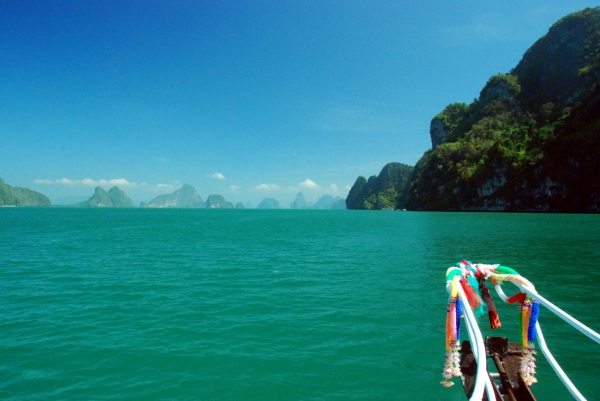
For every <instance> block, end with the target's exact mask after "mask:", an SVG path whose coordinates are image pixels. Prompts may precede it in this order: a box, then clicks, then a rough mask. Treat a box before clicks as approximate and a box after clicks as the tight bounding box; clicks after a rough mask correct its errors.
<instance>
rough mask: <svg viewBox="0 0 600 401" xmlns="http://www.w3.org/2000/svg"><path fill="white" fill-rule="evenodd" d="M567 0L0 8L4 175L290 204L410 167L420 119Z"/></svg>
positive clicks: (535, 31) (537, 30) (36, 184)
mask: <svg viewBox="0 0 600 401" xmlns="http://www.w3.org/2000/svg"><path fill="white" fill-rule="evenodd" d="M598 5H599V4H598V3H594V2H589V1H578V0H572V1H569V2H564V1H562V0H561V1H537V0H531V1H485V2H483V1H452V2H451V1H413V2H409V1H227V0H225V1H223V0H219V1H108V0H107V1H76V0H71V1H47V0H45V1H28V0H5V1H2V2H1V3H0V54H1V55H2V62H0V177H2V178H3V179H4V180H5V181H6V182H7V183H9V184H11V185H15V186H21V187H28V188H31V189H34V190H37V191H40V192H42V193H44V194H46V195H48V196H49V197H50V199H51V200H54V201H56V200H58V199H60V198H62V197H67V196H77V197H80V198H81V199H85V198H88V197H89V196H90V195H91V194H92V193H93V189H94V186H96V185H101V186H103V187H104V188H106V189H108V188H110V187H111V186H113V185H118V186H119V187H120V188H121V189H123V190H124V191H125V192H126V193H127V194H128V195H129V196H130V197H131V198H132V199H134V200H135V201H136V202H140V201H148V200H150V199H152V198H154V197H155V196H157V195H159V194H162V193H168V192H172V191H173V190H175V189H177V188H179V187H180V186H181V185H182V184H184V183H187V184H190V185H192V186H194V187H195V188H196V189H197V190H198V192H199V193H200V195H201V196H202V197H203V198H204V199H206V197H207V196H208V195H210V194H221V195H223V196H225V198H226V199H227V200H229V201H232V202H239V201H241V202H247V201H251V202H252V203H253V204H254V205H257V204H258V203H259V202H260V200H261V199H263V198H264V197H274V198H275V199H277V200H279V201H280V203H281V205H282V206H283V207H288V206H289V204H290V202H292V200H293V199H294V197H295V195H296V193H297V192H299V191H302V192H303V193H304V195H305V197H306V198H307V200H308V201H313V202H314V201H316V200H317V199H318V197H319V196H321V195H323V194H325V193H328V194H330V195H333V196H342V197H345V196H346V195H347V193H348V190H349V187H350V186H352V184H353V183H354V181H355V179H356V177H357V176H359V175H363V176H366V177H368V176H370V175H374V174H378V173H379V171H380V170H381V168H382V167H383V166H384V165H385V164H386V163H388V162H392V161H396V162H401V163H406V164H410V165H414V164H415V163H416V162H417V160H418V159H419V158H420V156H421V155H422V154H423V153H424V152H425V151H426V150H427V149H429V148H430V147H431V142H430V138H429V123H430V121H431V118H433V117H434V116H435V115H436V114H437V113H438V112H440V111H441V110H442V109H443V108H444V107H445V106H446V105H448V104H449V103H453V102H467V103H469V102H471V101H472V100H473V99H474V98H476V97H478V95H479V91H480V90H481V88H482V87H483V85H484V84H485V83H486V81H487V80H488V78H489V77H490V76H492V75H494V74H497V73H499V72H509V71H510V69H511V68H513V67H514V66H516V64H517V63H518V62H519V60H520V59H521V57H522V56H523V53H524V52H525V51H526V50H527V49H528V48H529V47H530V46H531V45H532V44H533V43H534V42H535V41H536V40H537V39H538V38H540V37H541V36H542V35H544V34H545V33H546V32H547V31H548V29H549V28H550V26H551V25H552V24H553V23H554V22H556V21H557V20H558V19H560V18H561V17H563V16H565V15H567V14H569V13H571V12H574V11H578V10H580V9H583V8H585V7H596V6H598Z"/></svg>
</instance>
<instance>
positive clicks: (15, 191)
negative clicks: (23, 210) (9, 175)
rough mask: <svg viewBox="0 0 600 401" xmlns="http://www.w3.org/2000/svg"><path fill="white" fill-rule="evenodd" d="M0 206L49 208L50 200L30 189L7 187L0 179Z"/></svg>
mask: <svg viewBox="0 0 600 401" xmlns="http://www.w3.org/2000/svg"><path fill="white" fill-rule="evenodd" d="M0 206H50V199H48V197H47V196H46V195H43V194H41V193H39V192H36V191H32V190H31V189H28V188H20V187H13V186H12V185H8V184H7V183H5V182H4V180H3V179H2V178H0Z"/></svg>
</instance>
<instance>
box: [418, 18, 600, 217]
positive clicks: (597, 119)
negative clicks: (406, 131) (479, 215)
mask: <svg viewBox="0 0 600 401" xmlns="http://www.w3.org/2000/svg"><path fill="white" fill-rule="evenodd" d="M599 89H600V8H596V9H586V10H583V11H580V12H578V13H574V14H571V15H569V16H567V17H565V18H563V19H561V20H560V21H558V22H557V23H556V24H554V25H553V26H552V28H551V29H550V30H549V32H548V34H547V35H545V36H544V37H542V38H541V39H539V40H538V41H537V42H536V43H535V44H534V45H533V46H532V47H531V48H530V49H529V50H528V51H527V52H526V53H525V55H524V56H523V59H522V60H521V62H520V63H519V64H518V65H517V67H515V69H513V71H511V73H510V74H498V75H496V76H493V77H492V78H490V80H489V81H488V83H487V84H486V86H485V87H484V88H483V90H482V91H481V93H480V96H479V99H476V100H475V101H474V102H473V103H471V104H470V105H466V104H461V103H455V104H451V105H449V106H448V107H446V109H444V111H442V112H441V113H440V114H438V115H437V116H436V117H435V118H434V119H433V120H432V122H431V138H432V148H433V149H432V150H430V151H428V152H426V153H425V155H424V156H423V157H422V159H421V160H420V161H419V162H418V163H417V165H416V167H415V172H414V177H413V183H412V186H411V189H410V194H409V199H408V202H407V207H408V208H411V209H420V210H514V211H563V212H597V211H600V178H599V175H598V171H600V115H599V114H598V110H600V92H599Z"/></svg>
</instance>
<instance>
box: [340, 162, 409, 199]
mask: <svg viewBox="0 0 600 401" xmlns="http://www.w3.org/2000/svg"><path fill="white" fill-rule="evenodd" d="M412 173H413V167H411V166H407V165H406V164H402V163H388V164H386V165H385V167H384V168H383V169H382V170H381V172H380V173H379V175H378V176H375V175H374V176H371V177H370V178H369V180H368V181H367V180H366V179H365V177H363V176H360V177H358V178H357V179H356V182H355V183H354V185H353V186H352V189H350V193H349V194H348V197H347V198H346V208H348V209H364V210H372V209H377V210H379V209H383V208H394V209H403V208H404V206H405V203H406V198H407V195H408V190H409V187H410V179H411V176H412Z"/></svg>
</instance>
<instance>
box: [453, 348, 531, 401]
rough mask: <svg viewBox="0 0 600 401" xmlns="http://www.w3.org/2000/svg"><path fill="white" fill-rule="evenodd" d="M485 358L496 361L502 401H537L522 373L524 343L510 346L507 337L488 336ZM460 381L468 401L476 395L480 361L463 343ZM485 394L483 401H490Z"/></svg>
mask: <svg viewBox="0 0 600 401" xmlns="http://www.w3.org/2000/svg"><path fill="white" fill-rule="evenodd" d="M485 349H486V356H487V358H489V359H492V360H493V361H494V364H495V365H496V370H497V372H498V373H491V374H490V379H491V380H492V382H494V384H496V385H495V386H494V387H495V389H494V390H495V393H496V399H497V400H503V401H535V400H536V398H535V397H534V395H533V393H532V392H531V390H530V388H529V387H528V386H527V385H526V384H525V382H524V381H523V378H522V377H521V375H520V373H519V368H520V365H521V344H520V343H509V342H508V339H507V338H506V337H486V340H485ZM460 353H461V358H460V370H461V373H462V376H461V382H462V385H463V389H464V390H465V394H466V396H467V398H468V399H470V398H471V396H472V394H473V388H474V387H475V378H476V376H477V361H476V360H475V356H474V355H473V351H472V349H471V343H470V342H469V341H468V340H467V341H463V342H462V347H461V350H460ZM487 399H488V397H487V394H485V393H484V395H483V400H487Z"/></svg>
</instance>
